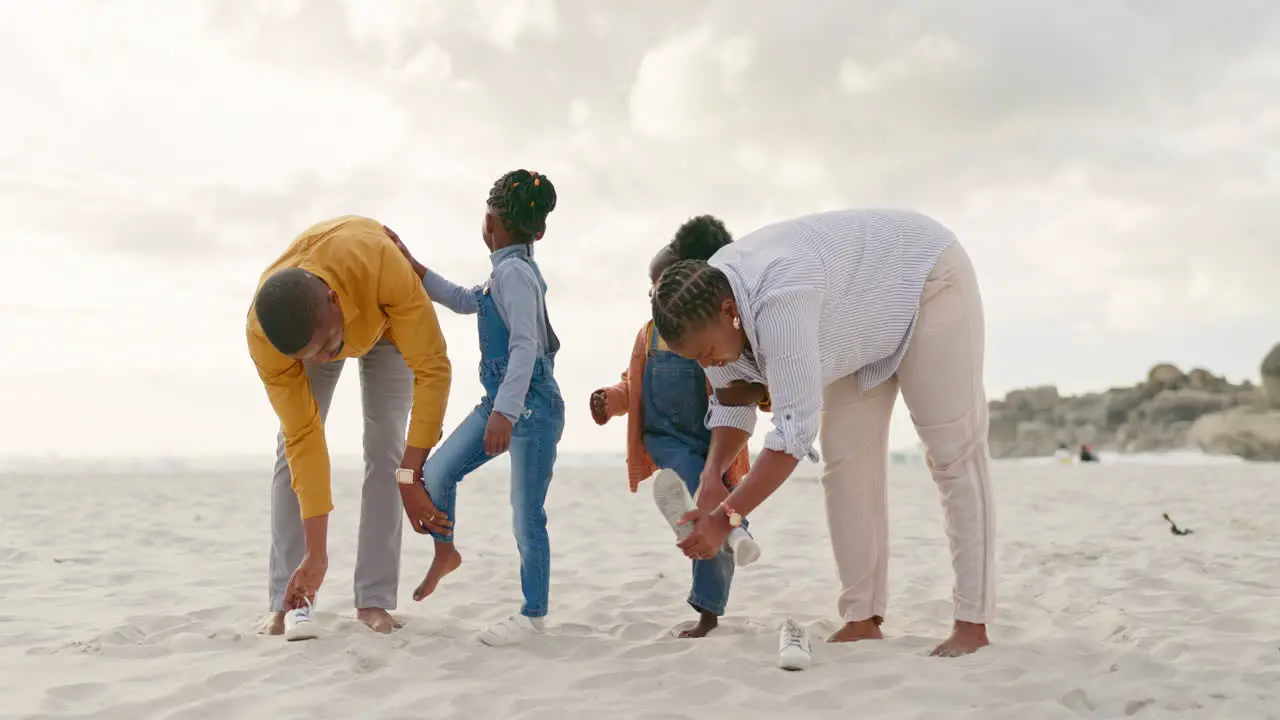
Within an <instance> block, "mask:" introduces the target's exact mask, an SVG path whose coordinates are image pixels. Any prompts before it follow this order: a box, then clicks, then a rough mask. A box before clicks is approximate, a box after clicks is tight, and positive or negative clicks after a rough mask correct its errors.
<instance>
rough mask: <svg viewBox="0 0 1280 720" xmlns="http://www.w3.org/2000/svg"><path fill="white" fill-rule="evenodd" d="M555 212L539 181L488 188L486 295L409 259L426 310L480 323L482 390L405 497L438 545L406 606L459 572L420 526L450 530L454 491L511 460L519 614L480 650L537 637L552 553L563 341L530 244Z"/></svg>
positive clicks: (456, 560)
mask: <svg viewBox="0 0 1280 720" xmlns="http://www.w3.org/2000/svg"><path fill="white" fill-rule="evenodd" d="M555 207H556V191H555V187H554V186H553V185H552V184H551V181H550V180H549V179H548V178H547V177H546V176H545V175H540V174H538V173H536V172H532V171H529V170H513V171H512V172H509V173H507V174H506V175H503V176H502V177H501V178H499V179H498V181H497V182H496V183H494V185H493V188H492V190H491V191H490V192H489V202H488V210H487V212H486V213H485V216H484V223H483V225H482V228H481V235H482V237H483V239H484V244H485V247H487V248H488V249H489V252H490V253H491V254H490V256H489V257H490V260H491V262H492V264H493V272H492V273H491V274H490V276H489V280H488V281H487V282H486V283H485V284H484V285H481V286H476V287H471V288H465V287H461V286H458V285H455V284H453V283H452V282H449V281H448V280H446V279H444V278H443V277H441V276H440V275H438V274H436V273H434V272H432V271H431V270H428V269H427V268H425V267H423V266H422V265H421V263H418V262H417V261H416V260H413V258H412V257H411V256H410V261H411V262H412V263H413V265H414V269H415V270H417V272H418V275H419V276H420V277H421V278H422V281H423V287H424V288H425V289H426V291H427V295H429V296H430V297H431V299H432V300H433V301H435V302H437V303H439V304H441V305H444V306H445V307H447V308H449V309H450V310H453V311H454V312H457V313H465V314H473V313H474V314H475V315H476V316H477V318H478V324H479V334H480V380H481V384H482V385H483V386H484V390H485V394H484V397H483V398H481V400H480V403H479V404H478V405H476V407H475V409H474V410H472V412H471V414H470V415H468V416H467V418H466V419H465V420H463V421H462V424H461V425H459V426H458V427H457V428H456V429H454V431H453V433H452V434H451V435H450V436H449V438H448V439H447V440H445V442H444V443H443V444H442V445H440V446H439V448H438V449H437V450H436V452H435V454H433V455H432V456H431V457H430V458H429V459H428V460H427V462H426V467H425V468H424V469H423V472H422V476H421V482H420V484H418V485H417V487H419V488H425V492H422V493H412V494H411V493H404V494H403V495H404V497H405V511H406V512H407V513H408V514H409V518H410V521H411V522H412V524H413V527H414V529H415V530H417V531H418V532H420V533H429V534H430V535H431V536H432V537H433V538H434V539H435V558H434V560H433V561H432V563H431V568H430V569H429V570H428V571H427V575H426V577H425V578H424V579H423V580H422V583H421V584H420V585H418V588H417V590H415V591H414V593H413V598H414V600H422V599H424V598H426V597H427V596H428V595H430V594H431V593H432V592H434V591H435V589H436V586H437V585H438V584H439V582H440V580H441V579H442V578H443V577H444V576H445V575H448V574H449V573H451V572H453V571H454V570H456V569H458V566H459V565H461V564H462V555H461V554H460V553H459V552H458V549H457V547H456V546H455V545H454V539H453V534H452V531H450V532H448V533H438V532H436V531H435V530H433V529H431V527H429V526H427V525H426V524H425V521H426V520H427V519H430V518H433V517H435V516H437V515H441V516H445V517H447V518H448V521H449V525H450V526H451V525H452V523H453V521H454V502H455V498H456V492H457V487H458V483H459V482H461V481H462V479H463V478H464V477H466V476H467V475H469V474H470V473H471V472H472V471H474V470H476V469H477V468H479V467H480V466H481V465H483V464H485V463H486V462H488V461H489V459H490V458H493V457H496V456H498V455H501V454H502V453H504V452H506V451H508V450H510V451H511V505H512V509H513V510H514V516H513V518H514V519H513V523H514V531H515V537H516V546H517V548H518V549H519V552H520V588H521V590H522V592H523V594H524V604H523V606H522V607H521V608H520V611H519V612H518V613H515V614H512V615H511V616H509V617H507V618H506V619H504V620H501V621H499V622H498V623H496V624H494V625H493V626H492V627H490V628H488V629H487V630H485V631H484V632H482V633H481V634H480V638H479V639H480V641H481V642H483V643H485V644H487V645H513V644H516V643H519V642H521V641H523V640H524V639H526V638H527V637H529V636H530V635H534V634H538V633H541V632H542V631H543V629H544V620H543V618H545V616H546V615H547V606H548V596H549V594H550V593H549V576H550V571H551V549H550V541H549V539H548V537H547V515H546V510H545V504H546V498H547V490H548V488H549V486H550V483H551V476H552V470H553V468H554V466H555V461H556V446H557V444H558V443H559V442H560V437H561V435H562V433H563V432H564V400H563V398H562V397H561V395H560V387H559V385H558V384H557V383H556V379H555V376H554V374H553V368H554V361H555V356H556V351H557V350H559V349H560V341H559V339H558V338H557V337H556V334H555V331H554V330H552V328H551V323H550V321H549V320H548V319H547V308H546V292H547V284H546V281H545V280H544V279H543V277H542V272H541V270H539V268H538V264H537V263H536V262H534V259H533V243H534V242H535V241H537V240H539V239H541V238H542V235H543V233H544V232H545V231H546V229H547V215H548V213H550V212H551V211H552V210H554V209H555ZM402 252H404V253H405V254H406V255H408V251H407V250H405V249H403V248H402Z"/></svg>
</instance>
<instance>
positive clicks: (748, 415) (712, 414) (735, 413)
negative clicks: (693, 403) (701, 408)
mask: <svg viewBox="0 0 1280 720" xmlns="http://www.w3.org/2000/svg"><path fill="white" fill-rule="evenodd" d="M718 427H731V428H737V429H738V430H741V431H743V432H745V433H746V434H748V435H750V434H752V433H753V432H755V429H756V409H755V407H752V406H747V407H740V406H735V405H721V404H719V403H714V404H712V405H711V409H710V410H709V411H708V412H707V428H708V429H711V430H714V429H715V428H718Z"/></svg>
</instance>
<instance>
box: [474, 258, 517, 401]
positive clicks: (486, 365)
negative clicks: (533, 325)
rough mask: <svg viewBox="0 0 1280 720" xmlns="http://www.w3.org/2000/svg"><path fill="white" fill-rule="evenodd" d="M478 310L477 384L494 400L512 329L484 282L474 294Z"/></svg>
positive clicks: (505, 363)
mask: <svg viewBox="0 0 1280 720" xmlns="http://www.w3.org/2000/svg"><path fill="white" fill-rule="evenodd" d="M476 300H477V302H476V305H477V306H478V310H477V312H476V325H477V329H478V331H479V335H480V384H481V385H483V386H484V392H485V397H486V398H487V399H489V400H493V397H494V396H495V395H497V393H498V387H499V386H501V385H502V379H503V378H504V377H506V375H507V358H508V356H509V347H510V344H511V332H510V331H509V330H507V324H506V323H504V322H503V321H502V315H500V314H499V313H498V304H497V303H496V302H494V300H493V295H492V294H491V293H490V292H489V286H488V284H487V283H486V284H485V286H484V287H482V288H481V289H480V291H479V297H477V298H476Z"/></svg>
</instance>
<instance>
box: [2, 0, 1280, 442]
mask: <svg viewBox="0 0 1280 720" xmlns="http://www.w3.org/2000/svg"><path fill="white" fill-rule="evenodd" d="M1277 48H1280V7H1277V6H1275V5H1274V4H1273V3H1265V2H1260V1H1257V0H1224V1H1223V2H1217V3H1203V2H1193V1H1192V0H1168V1H1167V2H1158V3H1157V2H1134V3H1091V4H1090V3H1086V4H1078V3H1077V4H1070V3H1047V2H1039V3H1030V4H1022V5H1018V6H1016V7H1014V6H1011V5H1010V4H1009V3H998V2H976V3H966V4H956V3H950V2H943V1H942V0H932V1H931V2H925V3H917V4H914V5H911V6H903V5H902V4H901V3H891V2H888V1H887V0H864V1H861V2H853V3H835V2H830V3H828V2H820V1H818V0H813V1H812V2H799V3H774V2H766V0H711V1H709V2H703V3H690V2H686V1H684V0H655V1H654V2H646V3H599V2H595V1H594V0H501V1H500V0H476V1H474V2H470V3H422V2H412V1H411V0H403V1H396V2H392V1H390V0H388V2H380V3H367V2H357V1H355V0H315V1H314V2H298V1H297V0H271V1H266V0H263V1H260V2H245V3H220V2H213V1H212V0H204V1H201V0H174V1H173V2H166V3H152V2H142V1H140V0H126V1H122V2H116V3H109V4H106V3H94V2H73V1H72V0H47V1H46V2H41V3H26V4H20V5H14V7H13V8H10V10H9V12H8V14H7V16H6V23H5V24H4V25H3V26H2V27H0V95H2V96H3V97H4V99H5V111H4V112H3V113H0V212H2V213H4V216H5V217H6V233H5V234H4V235H3V236H2V237H0V320H3V322H4V323H6V325H5V326H6V327H14V328H20V329H21V333H22V334H23V337H27V338H31V340H30V342H31V343H33V344H34V345H36V346H39V347H40V348H41V349H42V352H41V353H38V354H37V353H26V354H23V353H17V354H13V353H11V354H8V355H9V356H8V357H7V358H6V359H4V360H0V373H3V374H10V375H12V374H16V373H21V376H22V377H24V378H28V379H29V381H28V382H26V383H24V385H25V386H26V387H25V389H24V390H23V392H24V394H23V395H22V398H24V399H23V400H22V402H23V403H25V405H23V406H22V407H23V410H22V412H24V413H26V414H27V415H29V416H31V417H39V418H43V419H42V420H39V421H32V422H31V423H29V425H30V426H31V427H30V428H25V429H23V430H22V432H21V433H18V434H15V435H14V436H13V437H11V438H6V439H5V440H4V442H8V443H11V444H10V445H8V446H3V447H0V451H4V450H5V449H6V448H7V449H10V450H11V449H13V448H15V447H16V448H22V447H28V446H30V447H37V446H39V447H45V446H47V445H48V444H49V443H51V442H56V441H50V440H47V438H51V437H52V438H56V437H65V436H68V433H72V434H73V435H74V433H75V432H79V433H81V434H82V435H84V436H85V437H93V436H94V433H95V432H97V433H104V432H105V433H106V435H103V436H102V437H101V438H100V439H97V440H95V442H100V443H101V447H100V449H103V450H104V451H105V450H110V449H111V448H113V447H138V448H144V449H145V448H146V447H147V444H146V441H145V438H146V437H147V436H148V432H147V431H143V430H140V429H139V428H149V429H150V430H154V431H155V432H156V433H157V436H161V435H163V437H165V438H169V440H166V442H170V440H171V441H172V444H171V445H170V447H174V448H177V447H182V446H183V445H182V443H183V442H189V443H190V444H191V445H190V447H191V448H196V449H198V447H199V446H200V443H201V442H204V441H202V440H201V439H200V438H198V437H194V438H193V439H191V440H189V441H184V440H183V439H182V437H181V436H180V435H179V434H176V433H175V434H166V433H168V430H157V429H156V427H155V423H151V421H150V420H147V419H146V418H149V417H156V416H159V417H166V418H168V419H169V424H170V425H177V424H181V422H184V421H185V422H191V423H195V424H198V425H200V426H201V427H208V426H210V425H212V426H214V427H224V428H225V430H224V433H223V436H220V439H219V442H221V443H224V444H225V445H226V446H228V447H231V446H237V444H239V446H245V447H255V448H256V447H258V445H256V444H255V442H256V441H255V440H254V438H257V437H259V436H264V437H266V436H269V435H271V431H272V427H271V425H272V420H271V417H270V413H269V408H264V405H265V404H264V403H263V402H262V396H261V388H260V387H257V386H256V385H255V382H256V379H255V378H254V377H253V376H252V373H251V372H248V368H247V366H246V365H245V364H244V358H243V353H242V342H243V339H242V337H240V335H241V334H242V323H243V312H244V310H245V308H246V307H247V304H248V293H249V292H251V289H252V286H253V283H254V282H255V281H256V278H257V273H258V272H260V271H261V268H262V267H263V266H265V264H266V263H267V262H269V260H270V259H271V258H273V257H274V256H275V255H276V254H278V253H279V252H280V250H281V248H283V247H284V245H285V244H286V243H287V242H288V241H289V239H290V238H292V237H293V235H294V234H295V233H297V232H298V231H299V230H301V229H302V228H304V227H306V226H307V225H310V224H311V223H313V222H315V221H316V220H319V219H320V218H323V217H327V216H334V215H338V214H343V213H348V212H356V213H362V214H367V215H371V216H375V217H378V218H380V219H384V221H385V222H387V223H388V224H391V225H392V226H393V227H396V229H397V230H398V231H399V232H400V233H401V235H402V236H403V237H405V238H406V240H407V241H409V242H410V244H411V245H412V246H413V248H414V250H415V252H417V253H419V255H420V256H421V257H423V258H424V260H427V261H429V262H430V264H432V265H433V267H437V268H438V269H440V270H441V271H442V272H445V273H446V274H447V275H449V276H450V277H453V278H454V279H456V280H458V281H459V282H480V281H481V280H483V278H484V276H485V274H486V273H487V271H488V261H487V258H486V257H485V253H484V250H483V248H482V247H481V246H480V244H479V242H478V236H477V226H478V223H479V217H480V213H481V212H482V210H483V201H484V196H485V193H486V192H487V190H488V187H489V184H490V183H492V182H493V180H494V179H495V178H497V177H498V176H499V175H501V174H502V173H503V172H505V171H506V170H509V169H511V168H513V167H529V168H535V169H538V170H540V171H542V172H545V173H547V174H548V175H549V176H550V177H551V178H553V180H554V182H555V183H556V185H557V188H558V190H559V191H560V203H559V206H558V208H557V210H556V212H555V213H554V214H553V215H552V217H551V218H550V232H549V234H548V237H547V239H546V240H544V241H542V242H541V243H539V246H538V249H537V252H538V257H539V259H540V261H541V263H542V265H543V269H544V271H545V274H546V276H547V278H548V280H549V282H550V284H551V286H552V290H551V295H550V297H551V303H552V312H553V321H554V322H555V323H556V327H557V330H558V331H559V332H560V334H561V336H562V339H563V340H564V344H565V350H564V352H562V354H561V356H560V359H559V360H558V371H559V372H560V373H561V374H562V376H563V381H562V386H563V387H564V390H565V392H566V395H567V398H568V401H569V403H570V407H576V405H574V403H576V402H578V401H577V400H575V399H574V398H580V397H585V394H586V393H588V392H589V391H590V390H592V389H594V387H595V386H597V385H599V384H602V383H605V382H610V381H613V380H614V379H615V378H616V376H617V373H618V372H619V371H620V369H621V366H622V364H624V363H625V358H626V355H627V352H628V350H629V346H630V341H631V339H632V338H633V337H634V333H635V330H636V328H637V327H638V326H639V324H640V322H642V321H643V320H644V317H645V313H646V303H645V295H644V291H645V287H646V284H647V280H646V278H645V277H644V275H645V266H646V265H647V261H648V259H649V257H650V256H651V254H652V253H653V251H654V250H655V249H656V248H657V247H658V245H659V244H661V243H663V242H665V241H666V240H667V239H668V238H669V237H670V235H671V233H672V232H674V230H675V228H676V227H677V226H678V225H679V223H680V222H682V221H683V220H684V219H686V218H688V217H690V216H692V215H696V214H701V213H706V212H711V213H715V214H718V215H721V216H722V217H723V218H724V219H725V220H726V222H727V223H728V225H729V227H730V228H731V229H732V230H733V231H735V232H736V233H737V234H739V235H741V234H744V233H746V232H749V231H750V230H751V229H753V228H755V227H759V226H760V225H763V224H765V223H767V222H771V221H773V220H776V219H778V218H779V217H785V216H788V215H796V214H801V213H806V212H812V211H816V210H822V209H829V208H834V207H842V206H875V205H898V206H909V207H915V208H919V209H921V210H924V211H926V212H928V213H930V214H932V215H934V216H936V217H938V218H939V219H940V220H942V221H943V222H944V223H946V224H948V225H950V226H951V227H953V228H954V229H955V230H956V231H957V233H958V234H959V235H960V237H961V238H962V240H963V241H964V242H965V244H966V247H967V248H968V249H969V251H970V254H971V255H972V256H973V257H974V259H975V263H976V265H977V267H978V271H979V274H980V277H981V278H982V280H983V291H984V298H985V299H986V303H987V317H988V330H989V333H988V337H989V348H988V359H989V362H988V365H989V376H990V377H991V384H992V387H993V388H1003V387H1007V385H1008V384H1009V383H1017V382H1023V381H1026V382H1041V381H1045V380H1049V379H1057V380H1060V381H1061V382H1063V383H1064V384H1066V385H1068V386H1072V385H1073V384H1074V385H1076V386H1080V385H1087V384H1088V383H1094V382H1096V383H1109V382H1125V381H1128V380H1129V379H1131V378H1130V374H1132V373H1138V372H1141V370H1142V369H1144V368H1145V367H1146V366H1147V365H1149V364H1150V363H1151V362H1152V361H1153V359H1152V358H1151V357H1148V356H1149V355H1150V353H1152V352H1156V350H1154V349H1153V348H1155V347H1162V348H1169V350H1168V351H1167V352H1168V353H1169V357H1172V358H1173V359H1175V360H1176V359H1177V358H1178V357H1182V356H1180V355H1178V354H1179V353H1182V354H1183V355H1184V356H1186V357H1188V358H1191V360H1193V361H1194V362H1196V363H1202V364H1208V365H1211V366H1214V364H1215V363H1216V364H1218V365H1220V366H1222V371H1225V372H1231V373H1236V374H1242V373H1249V372H1253V371H1254V370H1255V369H1256V368H1255V367H1254V366H1255V365H1256V360H1257V357H1260V356H1261V353H1262V352H1264V351H1265V349H1266V345H1269V343H1270V342H1271V341H1273V340H1274V337H1273V336H1274V323H1273V322H1271V320H1273V318H1272V317H1270V316H1269V315H1268V313H1269V310H1270V308H1274V307H1276V306H1277V305H1278V304H1280V285H1278V284H1276V283H1275V282H1274V280H1273V277H1272V276H1273V275H1274V268H1275V267H1276V266H1277V265H1278V264H1280V243H1277V241H1276V236H1277V233H1280V205H1277V204H1276V203H1275V202H1274V198H1275V197H1276V195H1277V190H1280V187H1278V185H1280V159H1278V156H1277V155H1276V153H1275V151H1274V149H1273V148H1275V147H1277V146H1280V112H1278V111H1277V109H1276V104H1275V102H1274V98H1275V97H1277V96H1278V95H1280V50H1277ZM173 298H178V300H172V299H173ZM166 303H168V304H166ZM442 322H443V323H444V327H445V329H446V331H447V332H448V333H449V343H450V348H451V352H452V353H454V355H455V367H456V368H458V369H459V372H458V374H457V375H458V377H459V380H458V389H457V393H456V395H457V397H455V398H454V399H453V401H452V402H451V403H450V406H451V407H452V408H454V409H453V410H451V411H450V421H451V422H455V421H456V420H457V419H458V418H459V417H460V414H461V413H464V412H465V411H466V410H467V409H469V407H470V401H471V399H472V396H474V395H475V394H476V393H477V392H478V386H477V385H475V384H474V382H473V380H472V379H471V378H470V377H469V375H468V372H467V371H466V369H465V368H466V367H467V366H468V364H469V363H471V362H474V359H475V358H474V354H475V350H474V347H472V345H473V341H472V339H471V338H473V337H474V329H473V327H472V326H471V324H470V319H468V318H454V317H452V316H450V315H448V314H447V313H444V314H442ZM156 328H161V329H162V330H163V332H160V331H157V330H156ZM1198 337H1214V338H1215V340H1214V341H1213V342H1212V343H1208V342H1204V341H1197V340H1195V338H1198ZM1077 343H1080V344H1084V343H1089V344H1088V347H1089V348H1090V349H1089V351H1088V353H1087V356H1088V357H1087V358H1085V357H1082V356H1081V355H1082V353H1080V352H1079V351H1078V347H1077V345H1076V344H1077ZM1081 346H1083V345H1081ZM1255 346H1258V347H1260V348H1261V349H1255ZM1161 354H1163V351H1162V353H1161ZM1255 355H1256V356H1257V357H1255ZM103 357H110V358H113V362H112V364H111V366H110V367H109V368H107V369H103V368H101V367H98V368H89V369H87V370H86V369H84V366H85V365H86V364H87V363H86V360H85V359H86V358H89V359H97V358H103ZM48 358H57V359H56V360H49V359H48ZM1214 367H1215V369H1217V366H1214ZM1131 368H1133V370H1132V371H1131ZM68 372H82V373H88V377H98V376H99V375H101V377H102V378H105V379H104V380H102V382H110V383H114V384H115V385H117V386H120V387H131V388H133V390H134V393H133V397H135V398H136V402H137V407H138V408H142V409H135V410H131V411H127V412H126V411H124V410H121V411H120V412H121V413H122V417H128V418H132V419H131V420H128V421H121V422H119V423H116V424H117V425H118V426H119V428H118V430H117V429H115V428H109V429H107V430H102V429H101V428H100V427H99V426H100V425H101V422H99V421H100V420H101V417H99V416H96V415H95V416H94V418H97V419H96V420H94V422H92V423H91V422H90V421H89V420H87V419H76V418H75V417H72V418H69V419H68V418H66V417H65V415H64V414H53V413H52V411H46V409H45V405H48V406H50V407H54V406H56V407H66V406H67V405H68V404H73V403H75V402H77V401H78V399H77V398H78V397H79V396H78V395H72V394H69V393H70V392H71V391H70V390H67V389H65V387H64V386H65V385H66V382H65V376H66V373H68ZM166 372H167V373H168V375H165V376H164V377H165V378H167V379H164V380H158V381H156V382H155V383H150V384H149V383H148V378H150V377H159V376H160V375H162V374H163V373H166ZM184 372H185V373H188V374H189V375H190V376H191V377H196V378H199V379H200V380H199V382H197V383H195V386H194V387H188V388H187V391H188V392H190V393H192V395H191V399H190V400H189V401H186V402H182V403H177V404H176V406H177V407H175V403H174V402H173V400H172V397H173V396H174V394H175V393H178V392H180V391H181V390H182V388H183V387H184V386H183V384H182V381H181V379H182V377H184V375H183V373H184ZM1108 373H1111V374H1108ZM1113 375H1115V377H1114V378H1113V377H1112V376H1113ZM130 383H132V385H131V384H130ZM92 386H93V383H92V382H90V381H89V380H86V381H85V384H84V386H83V387H81V386H77V387H79V388H80V390H77V391H76V392H77V393H79V392H81V391H83V392H90V390H89V389H87V388H91V387H92ZM160 388H163V390H161V389H160ZM201 388H209V389H208V390H207V391H206V390H202V389H201ZM339 392H340V393H341V392H342V391H341V390H340V391H339ZM128 396H129V395H128V393H125V392H124V391H123V390H121V391H120V392H119V393H117V394H116V395H113V396H112V397H116V398H117V399H119V398H120V397H128ZM173 413H179V414H180V416H179V417H177V418H173V417H171V415H172V414H173ZM183 413H185V414H183ZM208 413H212V417H213V418H215V419H214V420H210V419H209V418H208V417H206V415H207V414H208ZM899 416H900V417H899V418H898V420H895V423H897V424H896V425H895V436H894V437H895V443H896V444H901V443H902V442H906V438H908V437H909V432H910V431H909V422H908V421H907V420H904V418H905V417H906V415H905V413H899ZM86 417H87V416H86ZM184 418H185V419H184ZM216 418H222V420H217V419H216ZM240 418H249V420H247V421H241V420H239V419H240ZM344 422H347V421H346V420H343V419H342V418H340V417H337V418H335V420H334V423H335V424H334V425H333V434H334V437H335V442H337V443H338V447H339V450H340V451H344V452H345V451H350V450H352V449H354V448H355V447H356V445H357V444H358V437H359V432H358V428H356V427H355V425H352V426H347V425H343V423H344ZM66 423H71V424H72V425H75V424H76V423H83V424H82V425H75V428H79V430H75V429H74V428H71V427H62V426H61V425H62V424H66ZM148 423H151V424H148ZM357 424H358V423H357ZM73 431H74V432H73ZM112 433H116V434H112ZM904 433H906V434H905V435H904ZM108 436H109V437H108ZM342 438H348V439H347V440H344V439H342ZM350 438H355V439H354V440H351V439H350ZM267 440H268V441H269V440H270V438H269V437H268V438H267ZM348 440H349V442H348ZM264 442H266V441H264ZM619 442H621V430H620V429H619V428H616V427H613V426H610V428H608V429H606V430H603V431H601V430H598V429H597V428H595V427H594V425H591V424H590V421H589V420H586V419H584V418H583V417H579V416H572V417H571V419H570V422H569V429H568V431H567V434H566V448H569V449H572V448H575V447H576V448H578V449H599V448H601V447H615V446H617V445H618V443H619ZM41 443H44V445H41ZM343 443H347V444H345V445H344V444H343ZM267 444H269V442H268V443H267Z"/></svg>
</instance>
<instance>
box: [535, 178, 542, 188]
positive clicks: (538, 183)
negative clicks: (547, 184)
mask: <svg viewBox="0 0 1280 720" xmlns="http://www.w3.org/2000/svg"><path fill="white" fill-rule="evenodd" d="M541 184H542V178H540V177H538V176H537V175H534V176H533V186H534V187H538V186H539V185H541Z"/></svg>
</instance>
